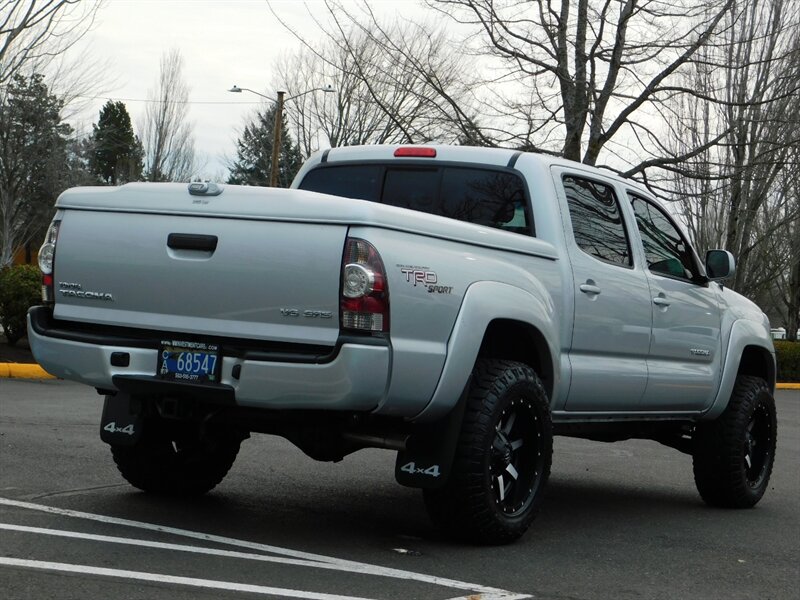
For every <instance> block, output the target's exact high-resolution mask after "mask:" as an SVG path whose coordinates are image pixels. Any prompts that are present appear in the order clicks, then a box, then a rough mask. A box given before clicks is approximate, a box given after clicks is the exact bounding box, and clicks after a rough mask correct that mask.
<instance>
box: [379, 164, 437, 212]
mask: <svg viewBox="0 0 800 600" xmlns="http://www.w3.org/2000/svg"><path fill="white" fill-rule="evenodd" d="M440 179H441V173H440V170H439V169H387V170H386V180H385V181H384V184H383V203H384V204H390V205H391V206H399V207H400V208H411V209H414V210H421V211H422V212H427V213H435V212H436V210H437V209H438V205H439V180H440Z"/></svg>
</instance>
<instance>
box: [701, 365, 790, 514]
mask: <svg viewBox="0 0 800 600" xmlns="http://www.w3.org/2000/svg"><path fill="white" fill-rule="evenodd" d="M776 441H777V416H776V412H775V400H774V399H773V398H772V394H770V391H769V387H768V386H767V383H766V382H765V381H764V380H763V379H761V378H759V377H752V376H747V375H740V376H739V377H737V379H736V385H735V386H734V389H733V393H732V394H731V399H730V402H729V403H728V407H727V408H726V409H725V412H723V413H722V415H721V416H720V417H719V418H718V419H717V420H716V421H713V422H711V423H703V424H700V425H698V427H697V429H696V430H695V433H694V439H693V444H694V451H693V466H694V480H695V484H696V485H697V490H698V491H699V492H700V496H701V497H702V498H703V500H704V501H705V502H706V504H709V505H711V506H720V507H725V508H750V507H752V506H755V505H756V504H757V503H758V501H759V500H761V497H762V496H763V495H764V492H766V490H767V485H768V484H769V478H770V475H771V473H772V465H773V463H774V461H775V446H776Z"/></svg>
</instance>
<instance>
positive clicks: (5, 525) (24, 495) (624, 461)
mask: <svg viewBox="0 0 800 600" xmlns="http://www.w3.org/2000/svg"><path fill="white" fill-rule="evenodd" d="M777 401H778V425H779V426H778V429H779V431H778V455H777V462H776V467H775V471H774V473H773V477H772V481H771V484H770V488H771V489H770V490H769V491H768V493H767V495H766V496H765V498H764V499H763V500H762V502H761V503H760V504H759V505H758V506H757V507H756V508H755V509H753V510H745V511H727V510H715V509H709V508H707V507H705V506H704V505H703V504H702V502H701V501H700V498H699V496H698V494H697V492H696V491H695V488H694V483H693V481H692V476H691V459H690V458H689V457H688V456H685V455H682V454H679V453H677V452H676V451H673V450H670V449H668V448H665V447H662V446H659V445H658V444H656V443H653V442H643V441H632V442H625V443H618V444H600V443H591V442H584V441H582V440H571V439H564V438H558V439H557V440H556V448H555V455H554V464H553V475H552V478H551V483H550V487H549V490H548V494H547V499H546V503H545V506H544V509H543V511H542V513H541V514H540V516H539V518H538V519H537V521H536V522H535V523H534V526H533V528H532V529H531V531H530V532H529V533H528V534H527V535H526V536H525V537H524V538H523V539H522V540H521V541H519V542H518V543H516V544H514V545H511V546H506V547H499V548H484V547H471V546H463V545H459V544H454V543H452V542H450V541H448V540H447V539H445V538H443V537H442V536H441V535H440V534H439V533H438V532H437V531H436V530H435V529H434V528H433V527H432V526H431V524H430V522H429V521H428V519H427V516H426V514H425V510H424V506H423V503H422V499H421V496H420V495H419V493H418V492H416V491H415V490H411V489H407V488H403V487H400V486H399V485H397V484H396V483H395V482H394V478H393V465H394V456H393V454H392V453H390V452H387V451H380V450H374V451H373V450H367V451H362V452H360V453H357V454H355V455H353V456H350V457H348V458H346V459H345V460H344V461H343V462H341V463H338V464H327V463H316V462H314V461H312V460H311V459H308V458H306V457H305V456H304V455H303V454H302V453H301V452H300V451H299V450H297V449H295V448H294V447H293V446H292V445H291V444H289V443H288V442H285V441H284V440H281V439H279V438H273V437H267V436H254V437H253V438H252V439H250V440H248V441H246V442H245V443H244V445H243V446H242V452H241V453H240V455H239V458H238V460H237V462H236V464H235V465H234V467H233V469H232V471H231V473H230V474H229V475H228V477H227V478H226V479H225V481H223V483H222V484H221V485H220V486H219V487H218V488H217V489H216V490H214V491H213V492H211V493H210V494H208V495H207V496H205V497H202V498H199V499H195V500H192V501H186V500H174V499H164V498H157V497H151V496H148V495H146V494H143V493H140V492H138V491H136V490H135V489H133V488H131V487H130V486H128V485H127V484H126V483H125V482H124V481H123V480H122V479H121V477H120V476H119V475H118V474H117V471H116V469H115V467H114V464H113V462H112V460H111V457H110V454H109V452H108V449H107V447H106V446H105V445H104V444H103V443H102V442H101V441H100V439H99V435H98V430H99V426H98V424H99V418H100V410H101V407H102V399H101V398H100V397H99V396H97V395H95V394H94V392H93V390H91V389H88V388H85V387H83V386H79V385H76V384H72V383H68V382H64V381H21V380H9V379H0V590H3V591H2V592H0V595H2V597H3V598H5V599H7V600H11V599H16V598H48V597H49V598H82V599H85V598H131V599H138V598H187V599H188V598H248V597H253V598H255V597H270V598H274V597H279V598H310V599H321V600H327V599H331V598H342V597H350V598H352V597H358V598H379V599H384V598H386V599H391V598H398V599H399V598H403V599H407V598H425V599H427V598H430V599H452V598H477V597H481V598H523V597H533V598H553V599H592V598H598V599H600V598H726V599H727V598H748V599H749V598H762V599H766V598H772V599H780V598H792V599H794V598H796V597H797V590H798V585H799V583H800V566H799V565H800V472H799V471H798V465H799V464H800V392H798V391H779V392H778V393H777Z"/></svg>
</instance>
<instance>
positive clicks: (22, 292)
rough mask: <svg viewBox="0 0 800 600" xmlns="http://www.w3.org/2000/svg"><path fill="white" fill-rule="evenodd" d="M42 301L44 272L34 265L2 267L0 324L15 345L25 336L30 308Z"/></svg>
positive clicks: (0, 274) (0, 278)
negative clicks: (26, 317) (26, 316)
mask: <svg viewBox="0 0 800 600" xmlns="http://www.w3.org/2000/svg"><path fill="white" fill-rule="evenodd" d="M41 302H42V274H41V273H40V272H39V269H37V268H36V267H34V266H31V265H17V266H14V267H6V268H5V269H0V326H2V327H3V331H4V332H5V336H6V339H7V340H8V343H9V344H10V345H11V346H13V345H14V344H16V343H17V340H19V339H20V338H22V337H24V336H25V333H26V329H27V322H26V319H25V315H26V314H27V313H28V309H29V308H30V307H31V306H35V305H36V304H41Z"/></svg>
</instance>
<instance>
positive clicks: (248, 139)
mask: <svg viewBox="0 0 800 600" xmlns="http://www.w3.org/2000/svg"><path fill="white" fill-rule="evenodd" d="M276 110H277V105H275V104H273V105H272V106H271V107H270V108H269V109H268V110H265V111H259V112H258V113H256V116H255V118H254V119H253V120H252V121H251V122H250V123H248V124H247V125H246V126H245V128H244V131H243V132H242V135H241V137H240V138H239V140H238V141H237V142H236V145H237V148H238V149H237V156H236V161H235V162H234V163H233V167H232V168H231V175H230V177H229V178H228V183H235V184H239V185H260V186H268V185H269V180H270V173H271V172H272V143H273V140H274V139H275V136H274V124H275V111H276ZM281 116H282V117H283V118H282V119H281V147H280V153H279V154H278V187H289V185H290V184H291V183H292V179H294V176H295V175H296V174H297V172H298V171H299V170H300V167H301V166H302V164H303V157H302V155H301V154H300V149H299V148H298V147H297V145H296V144H295V143H294V142H293V141H292V139H291V138H290V137H289V133H288V131H287V126H286V115H285V113H284V114H283V115H281Z"/></svg>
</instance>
